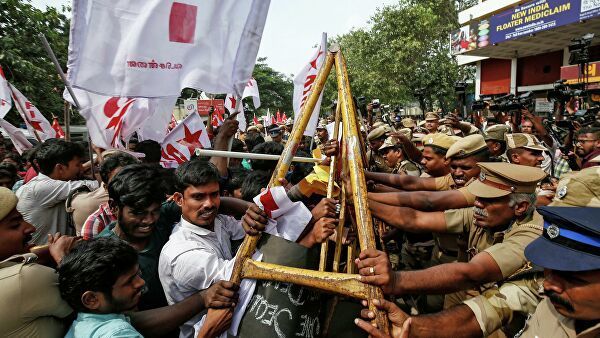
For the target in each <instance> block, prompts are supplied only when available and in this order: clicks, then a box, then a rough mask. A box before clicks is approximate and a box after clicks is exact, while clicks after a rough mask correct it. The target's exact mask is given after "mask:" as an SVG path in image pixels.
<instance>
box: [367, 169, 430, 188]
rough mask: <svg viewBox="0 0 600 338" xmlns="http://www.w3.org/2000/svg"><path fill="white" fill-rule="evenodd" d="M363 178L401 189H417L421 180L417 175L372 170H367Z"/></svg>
mask: <svg viewBox="0 0 600 338" xmlns="http://www.w3.org/2000/svg"><path fill="white" fill-rule="evenodd" d="M365 178H366V179H367V180H373V181H375V182H379V183H382V184H385V185H387V186H390V187H393V188H398V189H402V190H419V187H420V184H419V183H420V180H421V178H419V177H414V176H409V175H398V174H387V173H376V172H372V171H367V172H366V173H365Z"/></svg>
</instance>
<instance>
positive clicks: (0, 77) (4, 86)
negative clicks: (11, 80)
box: [0, 67, 12, 118]
mask: <svg viewBox="0 0 600 338" xmlns="http://www.w3.org/2000/svg"><path fill="white" fill-rule="evenodd" d="M11 107H12V100H11V99H10V89H9V88H8V81H6V77H5V76H4V71H2V67H0V118H4V116H6V114H8V111H9V110H10V108H11Z"/></svg>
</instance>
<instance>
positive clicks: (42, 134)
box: [8, 83, 57, 141]
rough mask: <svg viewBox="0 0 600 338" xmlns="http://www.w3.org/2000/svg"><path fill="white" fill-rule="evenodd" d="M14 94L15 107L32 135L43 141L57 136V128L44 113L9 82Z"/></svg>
mask: <svg viewBox="0 0 600 338" xmlns="http://www.w3.org/2000/svg"><path fill="white" fill-rule="evenodd" d="M8 85H9V87H10V91H11V94H12V99H13V101H14V102H15V107H17V110H18V111H19V114H21V117H22V118H23V120H24V121H25V125H27V130H29V134H30V135H32V136H35V135H37V137H39V138H40V139H41V140H42V141H45V140H47V139H49V138H56V137H57V135H56V130H54V128H52V125H51V124H50V122H48V120H46V118H45V117H44V115H42V113H40V111H39V110H38V109H37V108H36V106H34V105H33V103H31V102H30V101H29V100H28V99H27V98H26V97H25V95H23V94H22V93H21V92H20V91H19V90H18V89H17V88H15V86H13V85H12V84H10V83H9V84H8ZM37 137H36V138H37Z"/></svg>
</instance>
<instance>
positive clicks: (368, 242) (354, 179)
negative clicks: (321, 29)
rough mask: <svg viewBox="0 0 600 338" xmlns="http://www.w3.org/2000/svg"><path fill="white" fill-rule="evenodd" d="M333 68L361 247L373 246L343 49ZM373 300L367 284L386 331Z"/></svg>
mask: <svg viewBox="0 0 600 338" xmlns="http://www.w3.org/2000/svg"><path fill="white" fill-rule="evenodd" d="M335 70H336V75H337V84H338V88H340V90H341V93H342V95H341V100H340V101H341V102H339V103H338V104H341V105H342V119H343V121H344V123H343V125H344V137H345V139H346V141H347V148H348V153H347V155H348V156H347V159H346V160H347V161H348V169H349V171H350V182H351V184H352V187H353V189H355V190H354V191H353V192H354V211H355V215H356V224H357V231H358V239H359V244H360V249H361V251H362V250H366V249H375V232H374V230H373V219H372V217H371V211H370V210H369V204H368V199H367V187H366V181H365V173H364V164H363V160H362V152H361V149H360V144H361V141H360V137H361V136H360V130H359V129H358V122H357V118H356V116H357V114H356V109H355V106H354V102H353V100H352V93H351V91H350V81H349V79H348V72H347V70H346V60H345V59H344V56H343V55H342V52H341V51H340V52H338V53H336V55H335ZM372 299H383V292H382V291H381V288H378V287H374V286H371V287H369V300H368V302H369V309H370V310H371V311H373V312H374V313H375V316H376V318H375V323H376V324H377V327H379V328H380V329H381V330H383V332H385V333H388V332H389V322H388V320H387V316H386V314H385V313H384V312H381V311H378V310H377V308H376V307H375V305H374V304H373V302H372Z"/></svg>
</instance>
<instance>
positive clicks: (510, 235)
mask: <svg viewBox="0 0 600 338" xmlns="http://www.w3.org/2000/svg"><path fill="white" fill-rule="evenodd" d="M479 166H480V167H481V172H482V173H481V175H480V177H479V179H477V180H475V181H473V182H472V183H471V184H469V186H468V188H469V190H470V191H471V193H473V194H474V195H476V196H481V197H483V198H497V197H502V196H506V195H508V194H510V193H512V192H515V193H534V192H535V187H536V185H537V182H538V181H539V180H541V179H542V178H543V177H545V173H544V172H543V171H542V170H541V169H539V168H532V167H525V166H518V165H514V164H508V163H480V164H479ZM473 216H474V211H473V208H464V209H457V210H447V211H446V212H445V217H446V224H447V227H448V231H450V232H454V233H459V232H461V231H462V232H463V233H466V234H467V238H466V239H467V240H466V243H467V247H466V248H467V250H466V251H463V252H461V254H465V258H466V259H467V260H470V259H472V258H473V257H474V256H475V255H477V254H478V253H480V252H487V253H488V254H489V255H490V256H491V257H492V259H494V261H495V262H496V264H498V267H499V268H500V271H501V272H502V276H503V278H504V280H503V282H501V283H493V284H489V285H483V286H480V287H479V288H477V289H475V290H467V291H463V292H457V293H454V294H451V295H448V296H447V297H446V301H445V303H444V307H445V308H449V307H451V306H454V305H457V304H459V303H461V302H463V303H464V304H465V305H467V306H468V307H469V308H470V309H471V310H472V311H473V313H474V314H475V317H476V319H477V321H478V323H479V325H480V327H481V329H482V332H483V333H484V335H486V336H487V335H490V334H492V333H494V332H495V331H496V330H498V329H499V328H501V327H503V326H504V329H505V330H507V332H510V333H512V334H514V333H515V332H517V331H518V328H519V327H521V323H522V322H523V320H524V315H525V314H526V313H528V312H530V311H531V309H532V308H535V306H536V305H537V303H538V302H539V299H540V294H539V291H540V287H541V285H542V281H543V278H542V274H541V272H540V271H539V270H535V269H533V267H532V265H531V263H530V262H528V261H527V259H526V258H525V254H524V250H525V247H526V246H527V245H528V244H529V243H531V242H532V241H533V240H535V239H537V238H538V237H539V236H540V235H541V234H542V231H543V219H542V217H541V216H540V215H539V214H538V213H537V212H535V211H534V212H533V213H532V214H531V215H529V216H527V217H525V218H524V219H521V220H518V221H515V222H514V223H513V224H511V225H510V226H509V227H508V228H506V229H497V230H496V231H494V229H484V228H480V227H477V226H475V225H474V223H473ZM506 324H508V326H507V325H506ZM494 334H495V335H496V336H499V337H501V336H503V335H502V333H500V332H498V331H496V332H495V333H494Z"/></svg>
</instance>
